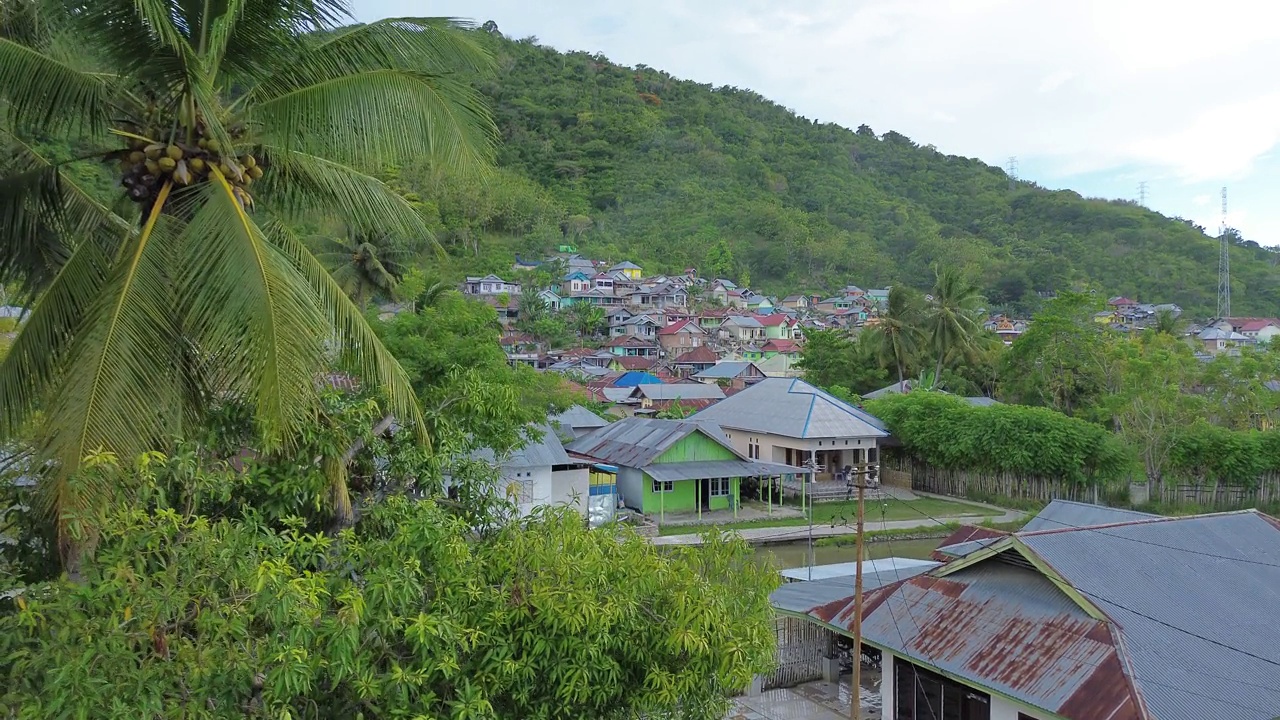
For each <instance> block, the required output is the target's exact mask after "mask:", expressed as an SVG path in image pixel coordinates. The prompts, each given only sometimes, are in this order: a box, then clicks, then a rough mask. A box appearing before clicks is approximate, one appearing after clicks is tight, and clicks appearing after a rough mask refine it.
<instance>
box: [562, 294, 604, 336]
mask: <svg viewBox="0 0 1280 720" xmlns="http://www.w3.org/2000/svg"><path fill="white" fill-rule="evenodd" d="M569 319H570V322H571V323H572V324H573V328H574V329H575V330H577V331H578V337H579V339H580V340H582V341H585V340H586V338H587V336H588V335H594V334H596V332H597V331H599V329H600V326H601V325H603V324H604V320H605V314H604V310H602V309H600V307H599V306H597V305H592V304H591V303H585V302H577V303H574V304H573V305H570V306H569Z"/></svg>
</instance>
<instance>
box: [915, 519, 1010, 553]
mask: <svg viewBox="0 0 1280 720" xmlns="http://www.w3.org/2000/svg"><path fill="white" fill-rule="evenodd" d="M1008 535H1009V533H1007V532H1005V531H1004V530H996V529H993V528H984V527H979V526H977V525H962V526H960V529H959V530H956V531H955V532H953V533H951V534H950V535H948V536H947V537H946V538H944V539H943V540H942V542H940V543H938V549H937V550H934V551H933V555H932V557H933V559H934V560H942V561H946V560H950V559H952V558H958V557H964V556H965V555H968V554H969V553H971V552H974V551H976V550H981V549H982V548H984V547H986V546H988V545H991V544H992V543H994V542H996V541H997V540H1002V539H1004V538H1005V537H1008Z"/></svg>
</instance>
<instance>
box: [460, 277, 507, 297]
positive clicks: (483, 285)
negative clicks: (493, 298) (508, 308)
mask: <svg viewBox="0 0 1280 720" xmlns="http://www.w3.org/2000/svg"><path fill="white" fill-rule="evenodd" d="M462 294H463V295H478V296H484V295H502V294H506V295H511V296H516V295H519V294H520V283H517V282H508V281H506V280H503V279H502V278H500V277H498V276H497V275H492V274H490V275H485V276H484V277H468V278H467V280H466V282H464V283H463V284H462Z"/></svg>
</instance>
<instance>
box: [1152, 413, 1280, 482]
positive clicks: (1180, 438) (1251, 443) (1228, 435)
mask: <svg viewBox="0 0 1280 720" xmlns="http://www.w3.org/2000/svg"><path fill="white" fill-rule="evenodd" d="M1168 470H1169V471H1171V472H1173V473H1176V474H1181V475H1185V476H1190V477H1192V478H1195V479H1197V480H1202V481H1205V482H1213V483H1221V484H1224V485H1243V486H1245V487H1248V488H1253V487H1256V486H1257V484H1258V480H1259V479H1260V478H1261V477H1262V476H1265V475H1269V474H1276V473H1280V432H1277V431H1275V430H1271V431H1266V432H1260V431H1257V430H1230V429H1228V428H1224V427H1220V426H1218V425H1212V424H1210V423H1208V422H1205V421H1203V420H1201V421H1198V422H1196V423H1194V424H1192V425H1189V426H1187V427H1185V428H1183V429H1182V430H1181V431H1180V432H1179V433H1178V434H1177V436H1176V439H1175V441H1174V443H1173V449H1172V450H1171V451H1170V453H1169V464H1168Z"/></svg>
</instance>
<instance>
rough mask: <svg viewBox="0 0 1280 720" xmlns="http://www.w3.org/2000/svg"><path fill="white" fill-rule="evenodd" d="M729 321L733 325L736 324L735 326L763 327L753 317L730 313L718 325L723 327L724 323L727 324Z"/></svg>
mask: <svg viewBox="0 0 1280 720" xmlns="http://www.w3.org/2000/svg"><path fill="white" fill-rule="evenodd" d="M730 323H732V324H733V325H736V326H737V327H742V328H762V327H764V325H762V324H761V323H760V321H759V320H757V319H755V318H753V317H748V316H745V315H730V316H729V317H727V318H725V319H724V322H723V323H721V324H720V327H724V326H725V325H728V324H730Z"/></svg>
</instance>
